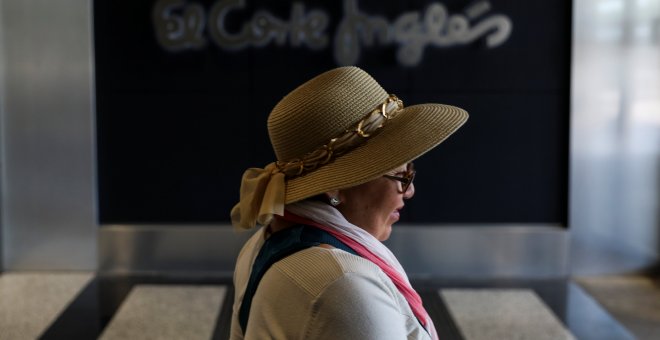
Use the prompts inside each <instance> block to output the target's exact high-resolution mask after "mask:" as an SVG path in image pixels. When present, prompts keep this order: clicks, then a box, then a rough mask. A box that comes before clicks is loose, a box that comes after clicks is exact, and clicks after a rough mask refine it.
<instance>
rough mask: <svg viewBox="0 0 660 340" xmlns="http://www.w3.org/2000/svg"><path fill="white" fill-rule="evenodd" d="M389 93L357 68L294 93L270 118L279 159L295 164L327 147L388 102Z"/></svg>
mask: <svg viewBox="0 0 660 340" xmlns="http://www.w3.org/2000/svg"><path fill="white" fill-rule="evenodd" d="M387 97H388V94H387V92H386V91H385V90H384V89H383V88H382V87H381V86H380V85H379V84H378V82H376V80H375V79H373V78H372V77H371V76H370V75H369V74H368V73H366V72H365V71H363V70H362V69H360V68H357V67H351V66H349V67H340V68H336V69H333V70H330V71H327V72H325V73H322V74H320V75H318V76H316V77H314V78H312V79H311V80H309V81H307V82H306V83H304V84H302V85H300V86H299V87H298V88H296V89H295V90H293V91H291V92H290V93H289V94H288V95H286V96H285V97H284V98H282V100H280V102H279V103H277V105H275V107H274V108H273V110H272V111H271V113H270V116H269V117H268V133H269V135H270V141H271V144H272V145H273V149H274V151H275V155H276V156H277V159H278V160H280V161H291V160H294V159H297V158H301V157H303V156H305V155H306V154H308V153H310V152H312V151H314V150H316V149H318V148H320V147H321V146H323V145H325V144H327V143H328V142H329V141H330V139H332V138H334V137H337V136H338V135H340V134H342V133H344V132H345V131H346V129H349V128H351V127H352V126H353V125H355V124H356V123H357V122H359V121H360V120H361V119H362V118H364V116H365V115H366V114H368V113H369V112H371V111H372V110H374V109H376V108H377V107H378V106H379V105H381V104H382V103H383V101H384V100H385V99H387Z"/></svg>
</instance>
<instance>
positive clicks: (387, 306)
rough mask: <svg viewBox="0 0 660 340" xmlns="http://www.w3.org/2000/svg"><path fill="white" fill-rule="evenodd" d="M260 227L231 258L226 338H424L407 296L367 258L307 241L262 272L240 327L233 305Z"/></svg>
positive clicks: (236, 307) (255, 248) (239, 295)
mask: <svg viewBox="0 0 660 340" xmlns="http://www.w3.org/2000/svg"><path fill="white" fill-rule="evenodd" d="M263 238H264V235H263V230H260V231H258V232H257V233H256V234H255V235H253V236H252V238H251V239H250V240H249V241H248V242H247V243H246V244H245V246H244V247H243V249H242V251H241V253H240V255H239V258H238V260H237V264H236V270H235V273H234V285H235V287H236V294H235V300H234V306H233V315H232V325H231V337H230V338H231V339H232V340H239V339H367V340H368V339H430V337H429V335H428V333H427V332H426V331H425V330H424V328H423V327H422V326H421V325H420V324H419V322H418V321H417V319H416V318H415V316H414V314H413V312H412V310H411V309H410V306H409V305H408V303H407V301H406V300H405V298H404V297H403V295H401V294H400V293H399V291H398V290H397V288H396V287H395V286H394V284H393V283H392V281H391V280H390V279H389V277H387V275H386V274H385V273H384V272H383V271H382V270H381V269H380V268H379V267H378V266H376V265H375V264H373V263H372V262H370V261H368V260H366V259H364V258H362V257H359V256H356V255H352V254H350V253H347V252H345V251H343V250H340V249H327V248H322V247H311V248H307V249H305V250H302V251H299V252H296V253H294V254H292V255H290V256H288V257H286V258H284V259H282V260H280V261H278V262H276V263H275V264H273V266H272V267H271V268H270V269H269V270H268V271H267V272H266V273H265V274H264V276H263V278H262V279H261V282H260V283H259V286H258V288H257V291H256V293H255V295H254V298H253V300H252V306H251V308H250V316H249V319H248V325H247V329H246V330H245V332H243V330H241V327H240V326H239V324H238V310H239V309H240V304H241V303H242V299H243V294H244V291H245V285H246V282H247V280H248V279H249V275H250V271H251V267H252V263H253V262H254V258H255V257H256V255H257V254H258V252H259V249H260V248H261V246H262V245H263Z"/></svg>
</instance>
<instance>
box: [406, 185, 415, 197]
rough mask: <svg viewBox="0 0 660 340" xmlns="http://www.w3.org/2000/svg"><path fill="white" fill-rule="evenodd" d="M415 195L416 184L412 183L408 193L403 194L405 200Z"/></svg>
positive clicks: (407, 190)
mask: <svg viewBox="0 0 660 340" xmlns="http://www.w3.org/2000/svg"><path fill="white" fill-rule="evenodd" d="M414 195H415V183H410V185H409V186H408V189H406V192H404V193H403V198H405V199H409V198H412V197H413V196H414Z"/></svg>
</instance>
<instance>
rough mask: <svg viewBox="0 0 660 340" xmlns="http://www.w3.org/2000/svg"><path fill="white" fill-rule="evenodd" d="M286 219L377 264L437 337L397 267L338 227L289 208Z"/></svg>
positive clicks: (420, 320) (418, 317)
mask: <svg viewBox="0 0 660 340" xmlns="http://www.w3.org/2000/svg"><path fill="white" fill-rule="evenodd" d="M284 220H287V221H289V222H293V223H299V224H304V225H309V226H313V227H316V228H319V229H322V230H324V231H326V232H328V233H330V234H332V236H334V237H336V238H337V239H338V240H340V241H341V242H342V243H344V244H346V245H347V246H348V247H350V248H351V249H353V250H354V251H355V252H356V253H357V254H358V255H360V256H362V257H364V258H366V259H367V260H369V261H371V262H373V263H374V264H375V265H377V266H378V267H379V268H380V269H381V270H382V271H383V272H385V274H386V275H387V276H388V277H389V278H390V279H391V280H392V282H393V283H394V285H395V286H396V288H397V289H398V290H399V292H400V293H401V294H402V295H403V297H404V298H405V299H406V301H408V304H409V305H410V308H411V309H412V311H413V313H414V314H415V316H416V317H417V319H418V320H419V322H420V323H421V324H422V326H424V327H425V328H426V329H427V330H429V333H430V334H431V336H432V338H434V339H437V334H435V329H434V328H433V326H430V327H429V321H430V318H429V315H428V313H427V312H426V309H424V306H423V304H422V298H421V297H420V296H419V294H417V292H416V291H415V290H414V289H413V288H412V287H411V286H410V284H409V283H408V280H407V279H405V278H404V277H403V276H402V275H401V274H400V273H399V272H398V271H397V270H396V269H394V268H393V267H392V266H391V265H389V264H388V263H387V262H386V261H384V260H383V259H381V258H380V257H378V256H377V255H376V254H374V253H373V252H372V251H371V250H369V249H368V248H367V247H365V246H364V245H362V244H361V243H359V242H357V241H355V240H354V239H352V238H350V237H349V236H347V235H345V234H343V233H341V232H340V231H339V230H337V229H334V228H331V227H328V226H324V225H322V224H320V223H317V222H315V221H312V220H310V219H307V218H304V217H301V216H298V215H295V214H293V213H291V212H289V211H288V210H285V211H284Z"/></svg>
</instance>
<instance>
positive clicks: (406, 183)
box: [383, 162, 417, 194]
mask: <svg viewBox="0 0 660 340" xmlns="http://www.w3.org/2000/svg"><path fill="white" fill-rule="evenodd" d="M416 173H417V171H415V167H414V165H413V163H412V162H411V163H408V166H407V167H406V172H405V174H404V176H394V175H383V177H385V178H389V179H391V180H395V181H399V182H401V190H398V189H397V191H398V192H399V193H400V194H405V193H406V192H408V189H410V185H411V184H412V182H413V181H414V180H415V174H416Z"/></svg>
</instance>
